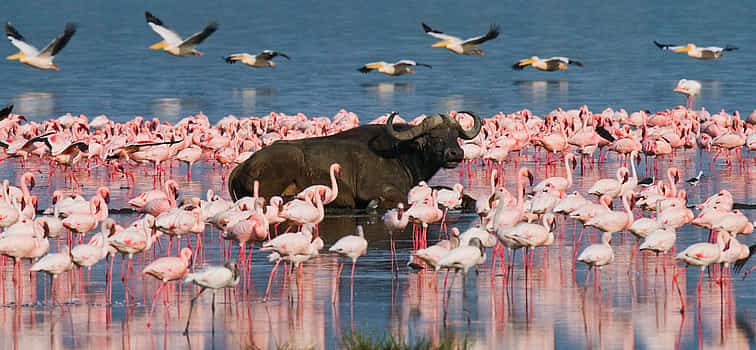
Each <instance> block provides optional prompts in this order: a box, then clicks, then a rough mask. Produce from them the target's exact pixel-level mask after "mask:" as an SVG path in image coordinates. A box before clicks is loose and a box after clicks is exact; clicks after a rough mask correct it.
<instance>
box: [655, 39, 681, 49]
mask: <svg viewBox="0 0 756 350" xmlns="http://www.w3.org/2000/svg"><path fill="white" fill-rule="evenodd" d="M654 45H656V47H658V48H659V50H673V51H674V50H677V49H682V48H684V47H685V46H678V45H675V44H662V43H660V42H658V41H656V40H654Z"/></svg>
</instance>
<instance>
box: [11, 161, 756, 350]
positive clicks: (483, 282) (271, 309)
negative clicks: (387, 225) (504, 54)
mask: <svg viewBox="0 0 756 350" xmlns="http://www.w3.org/2000/svg"><path fill="white" fill-rule="evenodd" d="M706 157H708V156H705V158H704V159H702V160H703V163H704V164H706V162H707V161H708V160H709V158H706ZM612 158H613V157H610V160H609V161H608V163H607V164H606V166H602V167H595V169H590V168H586V169H585V170H583V171H582V172H580V168H578V169H577V171H578V174H579V176H576V177H575V184H574V188H575V189H577V190H580V191H583V192H585V190H586V189H587V188H588V187H590V186H591V185H592V184H593V183H594V182H595V181H596V180H597V179H599V178H604V177H608V176H610V174H612V173H613V170H614V169H616V167H617V166H618V164H617V162H616V161H615V160H614V159H612ZM10 161H12V160H10ZM650 162H651V161H650ZM664 163H665V164H666V162H664ZM520 164H522V165H525V166H528V167H529V168H530V169H532V170H533V171H534V172H535V174H536V177H537V178H538V179H541V178H546V177H548V176H554V175H556V176H563V174H564V170H563V169H562V168H559V167H558V168H557V169H553V168H550V169H547V168H545V167H544V166H543V165H542V164H541V165H536V163H535V162H534V160H532V157H527V159H524V158H523V159H521V163H520ZM649 164H651V163H649ZM697 164H698V159H697V154H696V152H695V151H683V152H681V154H679V155H678V157H676V158H675V159H674V160H673V161H672V163H671V164H670V166H675V167H678V168H679V169H686V175H690V174H693V173H694V171H693V170H692V169H695V168H696V165H697ZM14 165H15V164H14ZM646 165H647V164H645V163H641V165H640V167H639V168H640V170H639V172H640V173H641V175H640V176H645V175H646V174H647V172H646V171H645V168H646ZM27 166H28V167H34V168H40V169H41V170H42V174H48V171H47V165H46V164H42V163H41V162H39V161H37V160H31V161H29V164H28V165H27ZM195 166H196V168H195V171H194V172H193V178H192V179H191V180H188V179H186V177H185V168H184V167H183V166H179V165H177V164H174V166H173V167H172V170H170V169H171V168H169V174H170V172H171V171H172V172H173V175H171V177H172V178H174V179H175V180H177V181H178V183H179V187H180V191H181V194H182V196H202V195H203V194H204V192H205V191H206V190H207V189H208V188H212V189H214V190H216V191H217V192H221V193H223V192H225V191H224V190H223V188H224V187H225V184H223V181H222V176H223V175H224V172H225V170H221V169H220V168H217V169H214V168H213V166H212V165H210V164H206V163H205V164H195ZM687 169H691V170H690V171H688V170H687ZM663 171H664V169H661V170H660V172H662V173H663ZM140 173H141V171H138V172H137V175H139V174H140ZM515 173H516V172H515V171H514V167H513V165H512V164H507V169H506V172H505V175H506V178H507V179H506V180H507V182H508V183H509V184H512V183H513V182H514V176H515ZM689 173H690V174H689ZM710 173H712V174H713V173H716V174H717V176H714V175H711V176H704V177H703V179H702V182H701V183H700V184H699V185H698V186H696V187H688V188H686V190H688V193H689V199H690V201H691V202H693V203H697V202H699V201H700V200H701V199H702V198H704V197H705V196H706V195H708V194H709V193H713V192H715V191H717V190H719V189H722V188H725V189H728V190H730V191H732V192H733V194H734V196H735V198H737V199H738V200H737V201H742V202H749V203H750V202H753V198H756V189H755V188H754V186H752V184H753V183H755V182H756V172H754V171H746V170H738V168H737V167H735V168H727V167H725V168H722V169H715V170H712V171H711V172H707V174H710ZM20 174H21V171H19V170H18V167H16V166H6V167H3V168H0V178H8V179H11V180H12V181H13V182H15V181H17V180H18V177H19V176H20ZM76 175H77V177H78V179H79V181H80V182H82V183H83V184H85V187H84V188H83V191H82V192H83V195H84V196H85V197H86V198H89V197H90V196H91V195H92V194H93V193H94V191H95V189H96V188H97V187H99V186H103V185H104V186H110V188H111V189H112V193H111V204H110V207H111V208H114V209H118V208H123V207H126V205H125V202H126V201H127V200H128V199H129V198H132V197H134V196H136V195H138V194H139V193H141V192H143V191H147V190H151V189H152V188H153V182H152V178H151V177H142V180H141V181H139V182H138V183H137V184H136V185H134V186H132V187H131V188H128V187H121V185H123V184H125V183H124V180H123V179H122V178H120V177H117V176H116V177H113V178H110V177H109V175H108V171H107V169H105V168H103V167H98V168H94V169H92V171H91V173H89V172H87V171H86V170H78V171H77V174H76ZM486 179H487V176H486V174H485V171H483V169H479V171H477V172H475V173H474V175H473V176H472V177H471V178H470V179H469V180H468V178H467V177H464V178H463V184H464V185H465V186H466V190H465V191H466V192H467V193H468V194H470V195H471V196H472V197H477V196H478V195H480V194H483V193H485V191H487V185H486ZM37 180H38V181H37V183H38V184H42V186H39V187H37V188H35V189H34V191H33V193H34V194H35V195H38V196H39V197H40V203H41V207H45V206H47V205H49V203H50V195H51V193H52V191H53V190H54V189H56V188H60V187H62V186H63V180H62V177H61V176H56V177H54V178H53V179H52V183H51V184H50V186H49V187H45V186H44V184H45V183H46V180H47V179H45V175H39V177H38V179H37ZM459 180H460V178H459V172H458V170H454V169H449V170H442V171H441V172H439V174H438V175H437V176H436V177H434V178H433V179H432V181H431V183H432V184H434V185H436V184H445V185H450V184H453V183H454V182H457V181H459ZM509 187H510V188H511V187H512V186H511V185H510V186H509ZM753 214H754V213H753V211H752V210H747V211H746V215H748V216H753ZM111 217H113V218H114V219H115V220H116V221H117V222H118V223H120V224H127V223H129V222H131V221H133V220H134V219H135V218H136V215H135V214H128V213H127V214H118V215H116V214H114V215H111ZM477 221H478V218H477V216H476V215H471V214H462V213H454V212H452V213H450V214H449V216H448V225H449V226H450V227H453V226H456V227H459V228H461V229H463V230H464V229H466V228H468V227H470V226H471V225H473V224H475V223H476V222H477ZM356 224H361V225H363V226H364V228H365V233H366V236H367V239H368V240H369V242H370V245H369V249H368V253H367V255H366V256H364V257H361V258H360V259H359V261H358V262H357V269H356V272H355V277H354V292H353V294H352V292H351V288H350V279H349V274H348V273H346V272H345V273H344V274H343V275H342V278H341V279H340V280H338V281H337V280H336V279H335V275H336V272H337V270H338V267H339V265H338V264H339V263H340V261H339V260H338V258H337V257H335V256H333V255H331V254H328V253H327V252H326V250H323V251H322V252H321V255H319V256H318V257H316V258H315V259H313V260H311V261H309V262H307V263H305V264H304V265H303V269H302V270H301V271H296V270H295V271H293V272H290V271H289V270H287V269H286V268H279V271H278V272H277V273H276V275H275V276H274V278H273V284H272V286H273V288H272V290H273V292H272V300H271V301H269V302H263V301H262V297H263V294H264V293H265V288H266V284H267V280H268V274H269V272H270V271H271V268H272V264H271V263H269V262H268V261H267V259H266V254H264V253H262V252H260V251H259V250H257V249H255V251H254V252H253V255H252V264H251V269H250V268H244V269H242V271H243V274H242V278H241V282H240V285H239V287H238V288H237V289H236V290H235V292H234V291H230V290H227V291H219V292H218V293H217V295H216V298H215V304H216V307H215V309H216V310H215V317H214V318H213V317H212V315H213V314H212V307H211V302H212V299H213V298H212V294H211V293H210V292H209V291H208V292H205V293H204V294H203V295H202V296H201V297H200V298H199V299H198V302H197V305H196V307H195V309H194V315H193V318H192V325H191V329H190V333H189V336H188V337H184V336H182V335H181V332H182V330H183V327H184V325H185V322H186V318H187V313H188V309H189V300H190V299H191V298H192V297H193V296H194V295H195V293H197V290H196V289H195V288H192V287H189V286H188V285H183V286H180V285H179V283H177V282H170V283H169V287H168V292H167V295H168V299H166V300H165V304H164V302H163V298H162V297H158V303H157V305H156V310H155V315H154V316H153V327H152V328H151V329H148V328H147V327H146V322H147V320H146V318H147V315H148V312H149V307H150V306H151V304H152V296H153V295H154V293H155V292H156V290H157V288H158V287H159V282H158V281H156V280H154V279H153V278H151V277H142V275H141V274H140V273H139V272H140V271H141V269H142V268H143V267H144V266H145V265H146V264H148V263H149V262H150V261H151V260H152V259H154V258H155V257H157V256H163V255H165V250H166V249H167V246H168V240H167V239H165V238H163V239H162V242H161V244H160V245H158V246H156V250H157V251H156V252H155V253H154V255H152V256H150V255H148V256H142V255H136V256H135V258H134V260H133V265H134V266H133V271H132V272H131V273H130V274H129V276H130V284H129V288H128V289H126V288H124V283H123V282H122V281H121V280H120V277H119V273H120V271H119V269H120V268H121V264H122V259H121V258H119V257H116V258H115V259H114V260H115V266H114V267H113V271H114V272H113V273H114V276H115V277H114V279H113V280H114V284H113V293H112V300H111V301H112V303H111V301H109V300H108V299H107V296H106V293H105V290H106V284H105V282H104V281H105V277H104V276H105V272H106V266H105V263H104V262H101V263H100V264H98V265H96V266H95V267H94V269H93V270H92V272H91V275H89V276H88V275H87V274H86V273H85V274H83V275H80V274H79V272H78V271H77V272H70V273H66V274H63V275H61V276H59V278H58V279H57V281H56V287H55V293H54V294H55V297H56V298H57V299H58V300H59V301H60V302H62V303H63V308H62V309H61V308H58V307H52V306H51V305H52V303H51V302H50V301H49V300H48V301H46V298H49V295H50V279H49V278H48V277H47V276H45V275H41V274H36V275H30V274H29V273H26V272H24V273H23V274H22V276H23V278H22V281H23V282H22V283H21V284H20V286H21V288H20V291H17V290H15V289H14V285H13V282H12V269H13V266H12V264H11V263H10V262H9V261H8V260H5V262H3V263H2V265H1V266H2V267H1V268H0V292H1V293H2V295H0V299H1V300H0V301H1V302H0V304H1V305H2V306H0V348H3V349H24V348H29V349H32V348H58V349H61V348H62V349H84V348H92V349H102V348H127V349H141V348H150V349H151V348H167V349H175V348H188V347H191V348H193V349H197V348H200V349H202V348H245V347H249V348H260V349H277V348H293V349H301V348H316V349H321V348H338V347H340V344H341V340H342V337H343V336H345V335H347V334H350V333H352V332H357V333H364V334H366V336H378V337H381V336H384V335H393V336H394V337H396V338H398V339H404V340H406V341H409V342H412V343H416V342H418V341H420V340H424V341H428V342H430V343H431V344H440V343H441V342H447V341H451V342H452V343H453V344H459V346H458V347H457V348H462V344H466V345H467V346H468V348H474V349H493V348H495V349H505V348H506V349H509V348H516V349H530V348H537V349H555V348H560V349H561V348H577V349H585V348H599V349H602V348H607V349H616V348H628V349H631V348H661V349H669V348H675V347H679V348H682V349H688V348H695V347H698V346H699V345H702V346H705V347H707V348H710V347H711V348H723V349H724V348H727V349H740V348H743V349H745V348H749V347H752V346H754V345H756V344H754V340H753V336H752V334H756V333H754V331H753V329H754V326H756V321H754V320H753V319H752V318H751V317H752V316H751V315H753V314H754V313H753V312H752V311H749V310H752V309H753V307H754V306H755V305H756V303H754V301H753V299H752V298H751V297H750V293H749V291H750V290H752V289H753V288H755V287H756V281H754V280H753V279H748V280H745V281H741V280H739V279H737V280H730V281H728V283H726V284H720V283H718V281H717V280H718V273H719V272H718V269H713V270H712V275H711V277H709V276H708V275H707V276H705V279H704V283H703V286H702V295H701V300H700V303H699V302H698V301H697V300H696V283H697V280H698V270H695V271H694V270H693V269H690V270H691V271H689V272H688V273H687V274H681V276H680V285H681V288H682V292H683V295H685V296H686V304H687V305H688V309H687V311H686V313H685V314H681V313H680V300H679V298H678V296H677V294H676V291H675V288H674V287H673V285H672V283H671V279H672V274H673V273H674V272H675V270H674V269H675V267H674V264H673V262H672V260H671V259H670V258H669V257H665V256H660V257H656V256H654V255H653V254H650V255H645V254H643V255H641V254H636V255H635V256H634V257H633V260H632V262H631V255H632V251H633V246H634V244H635V240H634V239H632V237H631V236H625V235H623V234H617V235H615V239H614V240H613V241H612V246H613V248H614V250H615V261H614V263H612V264H611V265H609V266H607V267H606V268H605V269H604V270H603V271H602V272H601V273H600V276H601V279H600V280H601V282H600V283H597V282H595V281H594V276H593V275H591V277H590V278H589V279H588V282H587V284H586V283H585V281H586V277H587V274H586V272H587V271H586V268H585V266H583V265H581V264H578V265H576V266H574V265H573V262H572V257H573V254H574V251H573V243H572V241H573V236H574V235H575V233H576V232H577V233H579V232H580V230H581V229H580V226H579V225H575V224H574V223H573V222H572V221H564V220H560V223H559V226H558V229H557V231H556V232H557V241H556V243H555V245H553V246H551V247H550V248H549V249H547V250H544V251H539V252H537V253H536V254H535V255H534V257H533V265H534V268H533V269H528V270H525V269H524V268H523V266H524V265H523V263H522V255H521V253H518V254H517V255H516V259H514V260H511V259H509V258H507V261H508V263H509V262H512V263H513V267H512V270H511V271H512V272H511V275H510V277H508V278H504V276H503V275H502V269H501V267H500V266H498V267H497V270H496V272H493V271H492V261H491V259H492V257H493V252H492V251H491V250H489V251H488V252H487V254H488V260H487V261H486V263H485V264H483V265H481V266H480V268H479V269H478V270H477V272H475V270H471V273H470V274H469V276H468V280H467V281H466V284H465V288H466V289H467V291H466V294H467V298H466V299H464V298H463V296H464V294H463V292H462V290H463V288H462V284H463V281H462V279H461V275H460V276H456V277H454V276H449V279H448V285H449V288H450V290H451V293H450V295H449V297H448V298H447V297H446V296H445V294H444V293H443V286H444V280H445V274H444V273H443V272H439V273H438V274H436V273H434V272H433V271H421V272H418V273H414V272H410V271H409V270H408V269H407V268H406V267H404V265H405V264H404V263H405V262H406V261H407V260H408V258H409V251H410V249H411V247H412V242H411V240H410V236H411V234H410V229H408V230H406V231H405V232H403V233H401V234H399V233H397V234H395V235H394V239H396V240H397V254H398V255H397V259H398V260H399V262H400V266H402V269H401V271H400V272H399V274H398V279H393V278H392V273H391V267H390V263H389V262H390V259H391V257H390V253H389V240H388V239H389V236H388V234H387V232H386V230H385V229H384V227H383V225H382V223H381V220H380V216H379V215H378V214H366V215H359V216H345V215H327V216H326V220H325V221H324V222H323V223H321V225H320V234H321V236H322V237H323V239H324V240H325V242H326V247H328V246H329V245H330V244H333V242H335V241H336V240H337V239H338V238H340V237H341V236H342V235H344V234H347V233H351V232H353V231H354V227H355V225H356ZM707 235H708V232H707V231H705V230H702V229H699V228H694V227H685V228H683V229H681V230H680V231H679V238H678V243H677V249H678V251H679V250H680V249H682V248H683V247H686V246H687V245H689V244H692V243H694V242H700V241H703V240H705V239H706V236H707ZM439 236H440V237H445V234H444V233H443V232H439V228H438V226H437V225H432V226H431V229H430V233H429V239H430V240H436V239H437V238H438V237H439ZM190 240H191V242H192V246H194V247H196V246H197V242H196V237H194V236H192V237H190ZM592 240H593V232H592V230H586V231H585V236H584V237H583V241H582V244H584V245H587V244H590V243H591V241H592ZM203 244H204V246H205V249H204V254H199V255H198V256H197V257H196V259H197V260H196V261H195V268H199V267H201V266H203V265H205V264H220V263H221V262H222V261H223V260H224V259H225V258H224V254H225V252H227V251H228V249H229V246H228V245H227V244H226V242H225V241H223V240H222V239H221V238H220V236H219V234H218V231H217V230H216V229H214V228H210V227H209V226H208V227H207V228H206V231H205V239H204V243H203ZM185 245H186V242H182V246H185ZM174 249H175V247H174ZM230 249H231V252H232V259H236V253H237V251H238V247H237V246H236V245H234V246H231V247H230ZM51 250H52V251H57V250H58V246H57V244H56V241H55V240H51ZM174 254H175V250H174ZM501 261H502V257H501V256H500V257H498V260H497V262H498V263H497V265H498V264H499V263H501ZM348 263H349V262H347V264H348ZM22 266H23V270H24V271H27V270H28V268H29V262H28V261H24V262H22ZM573 266H574V269H573ZM348 269H349V267H346V268H345V270H347V271H348ZM686 276H688V278H686ZM298 290H301V298H300V293H299V292H298ZM127 294H128V296H127ZM16 300H19V302H18V303H16ZM124 302H125V303H124ZM17 304H20V305H17ZM465 304H466V306H467V309H468V310H469V318H470V323H469V324H468V323H467V315H468V314H467V313H466V312H465V311H464V309H465V307H464V306H465ZM450 339H451V340H450Z"/></svg>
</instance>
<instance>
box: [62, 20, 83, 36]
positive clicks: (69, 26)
mask: <svg viewBox="0 0 756 350" xmlns="http://www.w3.org/2000/svg"><path fill="white" fill-rule="evenodd" d="M77 28H79V25H78V24H76V23H75V22H68V23H66V28H65V29H64V30H63V33H64V34H66V35H73V34H74V33H76V29H77Z"/></svg>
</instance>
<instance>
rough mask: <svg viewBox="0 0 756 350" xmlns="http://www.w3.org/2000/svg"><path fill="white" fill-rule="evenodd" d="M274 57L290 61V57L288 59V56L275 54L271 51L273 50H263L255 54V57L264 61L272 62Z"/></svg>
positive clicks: (280, 53)
mask: <svg viewBox="0 0 756 350" xmlns="http://www.w3.org/2000/svg"><path fill="white" fill-rule="evenodd" d="M276 56H281V57H283V58H285V59H287V60H290V59H291V57H289V56H288V55H286V54H284V53H282V52H277V51H273V50H263V52H260V53H259V54H257V57H260V58H262V59H264V60H272V59H273V57H276Z"/></svg>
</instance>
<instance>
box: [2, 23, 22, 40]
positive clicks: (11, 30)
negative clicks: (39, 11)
mask: <svg viewBox="0 0 756 350" xmlns="http://www.w3.org/2000/svg"><path fill="white" fill-rule="evenodd" d="M5 34H6V35H7V36H10V37H12V38H14V39H16V40H24V37H23V36H22V35H21V33H19V32H18V31H17V30H16V28H15V27H14V26H13V24H11V22H10V21H8V22H5Z"/></svg>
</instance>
